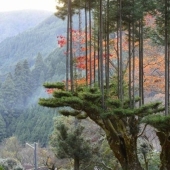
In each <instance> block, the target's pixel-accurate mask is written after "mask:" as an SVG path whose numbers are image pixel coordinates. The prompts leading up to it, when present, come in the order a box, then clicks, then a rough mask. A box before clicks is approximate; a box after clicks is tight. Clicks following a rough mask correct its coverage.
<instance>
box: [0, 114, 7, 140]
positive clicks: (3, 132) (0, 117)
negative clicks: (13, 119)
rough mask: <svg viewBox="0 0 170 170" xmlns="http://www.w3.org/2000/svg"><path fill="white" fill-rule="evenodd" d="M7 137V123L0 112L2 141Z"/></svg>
mask: <svg viewBox="0 0 170 170" xmlns="http://www.w3.org/2000/svg"><path fill="white" fill-rule="evenodd" d="M5 137H6V125H5V121H4V119H3V117H2V115H1V114H0V142H2V140H3V139H4V138H5Z"/></svg>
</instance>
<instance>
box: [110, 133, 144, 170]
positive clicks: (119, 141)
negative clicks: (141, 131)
mask: <svg viewBox="0 0 170 170" xmlns="http://www.w3.org/2000/svg"><path fill="white" fill-rule="evenodd" d="M107 139H108V143H109V145H110V148H111V149H112V151H113V153H114V155H115V157H116V158H117V159H118V161H119V163H120V164H121V166H122V168H123V170H143V168H142V167H141V165H140V162H139V160H138V156H137V139H136V138H135V137H134V136H132V137H131V136H127V135H126V134H124V136H119V137H116V138H115V137H113V136H111V135H109V136H107Z"/></svg>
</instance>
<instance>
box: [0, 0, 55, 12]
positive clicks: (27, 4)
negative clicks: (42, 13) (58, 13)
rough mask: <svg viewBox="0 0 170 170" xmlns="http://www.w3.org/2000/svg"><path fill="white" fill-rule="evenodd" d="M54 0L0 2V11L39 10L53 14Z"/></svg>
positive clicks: (10, 0)
mask: <svg viewBox="0 0 170 170" xmlns="http://www.w3.org/2000/svg"><path fill="white" fill-rule="evenodd" d="M55 5H56V0H0V12H1V11H13V10H23V9H41V10H48V11H52V12H55Z"/></svg>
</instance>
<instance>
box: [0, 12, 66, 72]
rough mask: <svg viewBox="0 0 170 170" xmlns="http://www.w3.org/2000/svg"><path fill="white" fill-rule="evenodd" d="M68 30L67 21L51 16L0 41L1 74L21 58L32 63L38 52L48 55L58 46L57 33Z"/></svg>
mask: <svg viewBox="0 0 170 170" xmlns="http://www.w3.org/2000/svg"><path fill="white" fill-rule="evenodd" d="M65 32H66V21H62V20H60V19H58V18H57V17H55V16H53V15H52V16H50V17H49V18H48V19H46V20H45V21H43V22H42V23H41V24H39V25H38V26H37V27H35V28H34V29H30V30H28V31H25V32H23V33H21V34H19V35H17V36H15V37H11V38H7V39H6V40H4V41H2V42H1V43H0V69H1V70H0V74H4V73H5V72H8V71H10V69H11V68H12V67H13V66H14V65H15V63H17V62H18V61H20V60H23V59H28V60H29V62H30V63H31V62H32V61H33V60H34V58H35V56H36V55H37V53H38V52H40V53H41V54H42V56H43V57H45V56H47V55H48V54H49V53H50V52H51V51H53V50H54V49H55V48H56V47H57V35H61V34H64V33H65Z"/></svg>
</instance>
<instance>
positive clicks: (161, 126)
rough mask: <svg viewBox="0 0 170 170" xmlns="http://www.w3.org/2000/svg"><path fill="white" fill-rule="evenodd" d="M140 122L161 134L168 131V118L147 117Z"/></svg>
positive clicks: (169, 123) (169, 129)
mask: <svg viewBox="0 0 170 170" xmlns="http://www.w3.org/2000/svg"><path fill="white" fill-rule="evenodd" d="M142 122H144V123H147V124H149V125H151V126H153V127H154V128H156V129H158V130H159V131H161V132H165V133H167V132H169V131H170V116H169V115H168V116H163V115H149V116H147V117H145V118H144V119H143V120H142Z"/></svg>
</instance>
